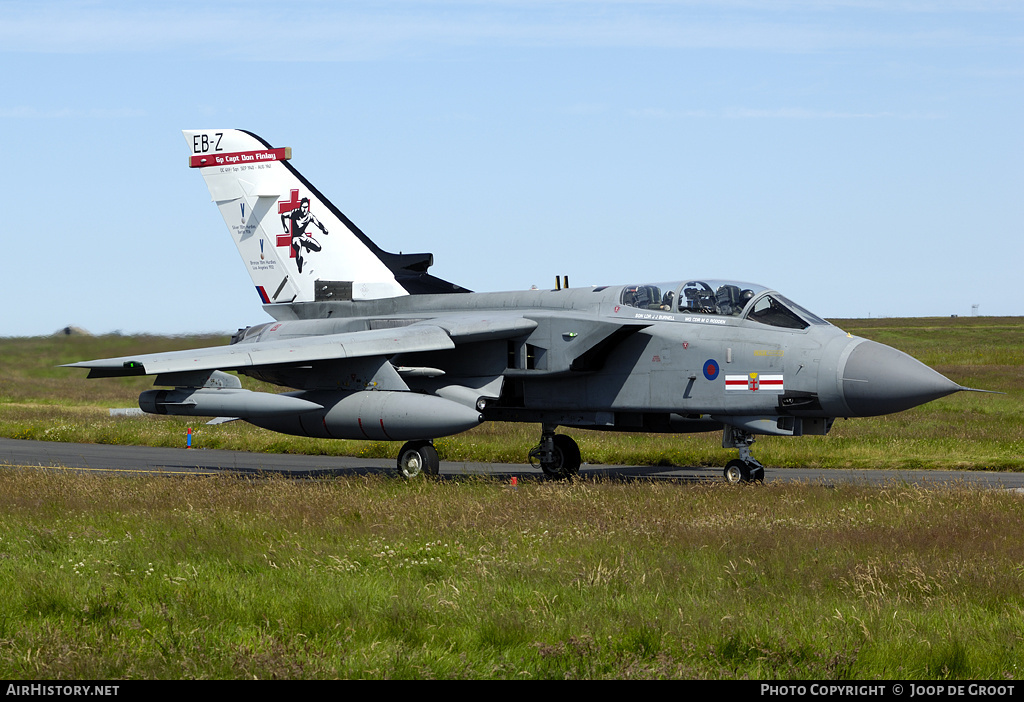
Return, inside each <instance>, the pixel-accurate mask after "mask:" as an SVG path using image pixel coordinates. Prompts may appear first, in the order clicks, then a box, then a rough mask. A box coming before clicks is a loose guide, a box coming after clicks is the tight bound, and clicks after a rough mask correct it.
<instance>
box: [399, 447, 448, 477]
mask: <svg viewBox="0 0 1024 702" xmlns="http://www.w3.org/2000/svg"><path fill="white" fill-rule="evenodd" d="M440 467H441V461H440V460H439V459H438V458H437V449H435V448H434V445H433V444H432V443H430V442H429V441H409V442H407V443H406V444H405V445H404V446H402V450H401V451H399V452H398V472H399V473H401V474H402V475H403V476H404V477H406V478H415V477H416V476H417V475H420V474H421V473H422V474H424V475H428V476H430V477H434V476H436V475H437V474H438V473H439V472H440Z"/></svg>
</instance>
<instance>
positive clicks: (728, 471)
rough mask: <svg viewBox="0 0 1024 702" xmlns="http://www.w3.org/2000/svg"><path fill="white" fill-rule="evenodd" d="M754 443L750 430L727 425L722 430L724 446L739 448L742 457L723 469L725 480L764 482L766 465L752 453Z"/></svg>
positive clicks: (730, 462)
mask: <svg viewBox="0 0 1024 702" xmlns="http://www.w3.org/2000/svg"><path fill="white" fill-rule="evenodd" d="M752 443H754V435H753V434H751V433H750V432H746V431H743V430H742V429H737V428H735V427H730V426H729V425H726V426H725V430H724V431H723V432H722V448H734V449H739V451H740V457H739V458H738V459H733V460H731V461H729V462H728V463H726V464H725V470H724V471H722V472H723V475H724V476H725V482H727V483H731V484H735V483H749V482H758V483H760V482H764V466H763V465H761V463H760V462H759V461H758V460H757V459H756V458H754V456H753V455H752V454H751V453H750V445H751V444H752Z"/></svg>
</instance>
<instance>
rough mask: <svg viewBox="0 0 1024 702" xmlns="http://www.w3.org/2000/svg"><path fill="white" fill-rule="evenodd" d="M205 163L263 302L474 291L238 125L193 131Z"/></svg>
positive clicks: (198, 161)
mask: <svg viewBox="0 0 1024 702" xmlns="http://www.w3.org/2000/svg"><path fill="white" fill-rule="evenodd" d="M183 134H184V135H185V141H186V142H187V143H188V146H189V150H190V151H191V152H192V155H191V157H190V158H189V166H190V167H192V168H198V169H199V172H200V173H201V174H202V176H203V179H204V180H205V181H206V185H207V187H208V188H209V189H210V195H211V197H212V199H213V201H214V202H216V203H217V207H218V208H219V209H220V213H221V215H222V216H223V217H224V222H225V224H227V226H228V230H229V231H230V232H231V237H232V239H234V241H235V245H236V246H237V247H238V252H239V253H240V254H241V256H242V260H243V261H244V262H245V265H246V268H248V270H249V275H250V276H251V277H252V281H253V284H254V285H255V286H256V290H257V292H258V293H259V296H260V299H261V300H262V301H263V304H264V305H274V304H279V303H294V302H314V301H321V300H370V299H379V298H385V297H398V296H401V295H409V294H426V293H449V292H467V291H466V290H464V289H463V288H461V287H459V286H457V285H453V284H452V283H448V282H446V281H443V280H440V279H439V278H435V277H434V276H432V275H429V274H428V273H427V268H429V267H430V266H431V265H432V264H433V262H434V257H433V254H429V253H424V254H404V255H403V254H393V253H388V252H386V251H384V250H383V249H381V248H380V247H378V246H377V245H376V244H374V243H373V242H372V241H371V240H370V239H369V238H368V237H367V236H366V235H365V234H363V232H362V231H360V230H359V228H358V227H356V226H355V225H354V224H353V223H352V222H351V221H350V220H349V219H348V217H346V216H345V215H344V214H342V213H341V211H340V210H338V209H337V208H336V207H335V206H334V205H333V204H331V202H330V201H329V200H328V199H327V198H325V197H324V196H323V195H321V194H320V191H318V190H317V189H316V188H314V187H313V186H312V185H311V184H310V183H309V181H307V180H306V179H305V178H304V177H303V176H302V175H301V174H300V173H299V172H298V171H297V170H295V168H294V167H293V166H292V165H291V164H290V163H288V159H290V158H291V149H289V148H273V147H271V146H270V144H268V143H267V142H266V141H264V140H263V139H261V138H260V137H258V136H256V135H255V134H252V133H250V132H246V131H242V130H237V129H186V130H184V131H183Z"/></svg>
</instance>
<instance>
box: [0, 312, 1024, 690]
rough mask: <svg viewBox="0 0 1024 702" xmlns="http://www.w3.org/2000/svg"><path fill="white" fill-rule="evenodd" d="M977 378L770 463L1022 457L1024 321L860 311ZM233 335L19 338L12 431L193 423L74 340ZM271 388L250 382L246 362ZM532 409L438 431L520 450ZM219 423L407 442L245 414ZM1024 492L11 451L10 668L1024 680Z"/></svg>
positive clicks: (462, 449) (621, 458)
mask: <svg viewBox="0 0 1024 702" xmlns="http://www.w3.org/2000/svg"><path fill="white" fill-rule="evenodd" d="M840 326H842V327H843V328H845V329H848V330H849V331H851V332H852V333H854V334H858V335H861V336H866V337H869V338H874V339H878V340H880V341H883V342H885V343H889V344H891V345H894V346H896V347H898V348H902V349H904V350H907V351H908V352H910V353H912V354H913V355H915V356H916V357H918V358H920V359H921V360H923V361H925V362H926V363H929V364H930V365H933V366H934V367H936V368H937V369H938V370H940V371H941V372H943V373H945V374H946V375H948V376H949V377H951V378H952V379H954V380H956V381H957V382H960V383H962V384H965V385H971V386H974V387H981V388H987V389H993V390H1000V391H1003V392H1006V393H1007V394H1006V395H981V394H964V393H961V394H958V395H954V396H952V397H949V398H945V399H943V400H940V401H937V402H934V403H931V404H929V405H926V406H924V407H921V408H918V409H915V410H913V411H910V412H905V413H902V414H900V415H895V416H893V417H888V418H879V419H872V420H851V421H848V422H838V423H837V426H836V428H835V429H834V430H833V432H832V433H831V434H830V435H829V436H827V437H805V438H800V439H781V438H779V439H772V440H759V441H758V443H757V450H758V455H759V457H760V458H761V460H762V461H764V462H765V463H766V464H768V465H770V466H772V465H774V466H784V465H819V466H863V467H876V466H877V467H923V468H928V467H957V466H959V467H964V468H970V469H982V468H997V469H1006V470H1019V469H1021V467H1022V466H1021V459H1020V454H1021V448H1024V439H1022V429H1021V427H1022V424H1024V422H1022V421H1021V420H1022V417H1021V414H1022V410H1021V407H1022V403H1021V399H1022V392H1024V373H1022V369H1024V363H1022V361H1024V358H1022V348H1024V343H1022V342H1024V319H1019V318H1011V319H995V318H971V319H964V318H960V319H929V320H870V321H867V320H856V321H847V322H842V323H840ZM220 341H222V340H221V339H195V338H189V339H159V338H142V339H139V338H126V337H125V338H122V337H99V338H86V337H81V338H46V339H40V338H37V339H6V340H0V359H2V361H3V364H2V365H3V368H4V371H5V372H4V377H3V380H2V381H0V382H2V385H0V433H2V434H4V435H6V436H15V437H17V436H22V437H25V438H36V439H50V440H59V441H103V442H108V443H144V444H147V443H151V444H154V445H171V446H180V445H183V443H184V428H185V426H186V424H185V423H184V422H182V421H180V420H176V419H173V418H162V419H152V418H145V419H111V418H110V417H109V416H108V412H107V408H109V407H125V406H131V405H133V404H134V402H135V399H136V397H137V395H138V393H139V392H140V391H142V390H144V389H147V388H148V386H149V381H148V380H146V379H144V378H143V379H138V378H133V379H125V380H102V381H86V380H85V379H84V377H83V376H84V373H83V372H81V371H74V370H69V369H57V368H55V367H54V366H56V365H57V364H59V363H66V362H70V361H75V360H82V359H88V358H96V357H102V356H114V355H122V354H125V353H130V352H133V351H143V352H144V351H154V350H160V349H167V348H173V347H179V348H185V347H188V346H197V345H209V344H211V343H218V342H220ZM250 387H256V386H254V385H250ZM574 435H576V436H577V438H578V439H579V440H580V444H581V447H582V448H583V452H584V455H585V456H586V457H587V459H588V460H590V461H591V462H596V461H603V462H616V463H629V464H644V463H649V464H653V463H669V462H671V463H680V464H709V465H721V464H722V463H724V462H725V460H727V458H728V456H729V453H728V452H725V451H723V450H722V449H721V448H720V445H719V444H720V437H718V436H717V435H709V436H682V437H665V436H634V435H625V436H617V435H610V434H603V433H590V432H579V433H574ZM535 441H536V428H535V427H532V426H515V425H513V426H507V427H489V426H484V427H481V428H480V429H478V430H476V431H474V432H468V433H467V434H465V435H462V436H459V437H451V438H449V439H445V440H443V441H441V442H439V448H440V449H441V452H442V454H443V456H444V457H445V458H447V459H449V460H459V459H461V458H472V459H474V460H509V461H521V460H523V456H525V452H526V450H527V449H528V448H529V446H530V445H532V444H533V443H534V442H535ZM197 442H198V443H199V444H200V445H207V446H225V447H231V448H245V449H250V450H252V449H256V450H266V451H312V452H319V453H355V454H359V453H365V454H367V455H388V456H390V455H393V452H394V451H395V450H397V447H396V446H390V445H387V444H371V443H360V442H341V441H337V442H318V441H311V440H299V439H294V438H291V437H281V436H279V435H275V434H270V433H268V432H262V431H260V430H256V429H253V428H251V427H247V426H246V425H243V424H241V423H232V424H229V425H225V426H221V427H210V428H205V427H203V428H200V431H199V434H198V435H197ZM1022 521H1024V497H1022V496H1021V495H1018V494H1016V493H1012V492H1004V491H995V490H975V489H970V488H967V487H964V486H962V485H949V486H944V487H941V488H929V489H923V488H919V487H916V486H912V485H906V484H899V483H894V484H890V485H887V486H885V487H883V488H869V487H865V486H855V485H849V486H839V487H826V486H821V485H799V484H789V483H787V484H781V483H779V484H774V483H770V484H767V485H756V486H755V485H747V486H728V485H725V484H724V483H723V484H678V483H673V482H663V481H661V482H652V481H643V480H641V481H629V482H619V481H607V480H576V481H572V482H566V483H560V482H555V483H552V482H543V481H537V482H534V481H524V482H523V483H521V484H520V485H519V486H518V487H517V488H516V489H513V488H511V487H510V486H508V485H506V484H503V483H502V482H500V481H495V480H488V479H484V478H479V479H469V480H456V479H453V480H444V481H426V480H417V481H411V482H407V481H404V480H400V479H397V478H387V477H384V476H344V477H336V478H329V479H316V480H305V479H304V480H289V479H285V478H281V477H238V476H232V475H220V476H210V477H188V478H181V477H164V476H108V475H101V474H76V473H74V472H70V471H63V470H59V469H54V470H41V469H35V468H19V467H7V468H5V469H2V470H0V588H2V589H3V592H4V597H3V598H0V677H3V678H5V679H60V680H65V681H66V680H72V679H114V678H119V679H125V678H165V679H177V678H232V679H234V678H289V679H293V678H336V677H340V678H417V679H423V678H446V679H449V678H506V679H551V678H555V679H561V678H589V679H592V678H643V679H650V678H690V679H699V678H716V679H717V678H754V679H781V680H786V679H788V680H844V679H861V680H866V679H921V680H945V679H959V680H964V679H977V680H1016V679H1019V678H1020V677H1021V676H1022V666H1024V535H1022V533H1021V528H1020V525H1021V523H1022Z"/></svg>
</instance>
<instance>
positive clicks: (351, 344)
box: [65, 315, 537, 378]
mask: <svg viewBox="0 0 1024 702" xmlns="http://www.w3.org/2000/svg"><path fill="white" fill-rule="evenodd" d="M536 326H537V322H535V321H533V320H530V319H525V318H523V317H518V316H517V317H509V318H504V319H503V318H498V319H494V318H479V317H471V316H468V315H458V316H453V317H451V318H439V319H436V320H431V321H429V322H418V323H415V324H410V325H409V326H405V327H397V328H394V329H372V330H367V331H355V332H343V333H338V334H325V335H321V336H308V337H302V338H297V339H280V340H273V341H262V342H255V343H239V344H232V345H230V346H212V347H206V348H198V349H189V350H185V351H169V352H166V353H153V354H140V355H137V356H121V357H118V358H101V359H96V360H93V361H81V362H79V363H68V364H65V366H66V367H69V368H87V369H89V377H90V378H114V377H123V376H136V375H162V374H173V373H190V372H199V371H214V370H239V369H243V368H254V367H258V366H280V365H297V364H304V363H312V362H315V361H329V360H342V359H349V358H367V357H373V356H392V355H394V354H398V353H416V352H421V351H443V350H447V349H453V348H455V344H456V343H467V342H471V341H481V340H485V339H502V338H511V337H514V336H519V335H521V334H526V333H529V332H530V331H531V330H532V329H534V328H535V327H536Z"/></svg>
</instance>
